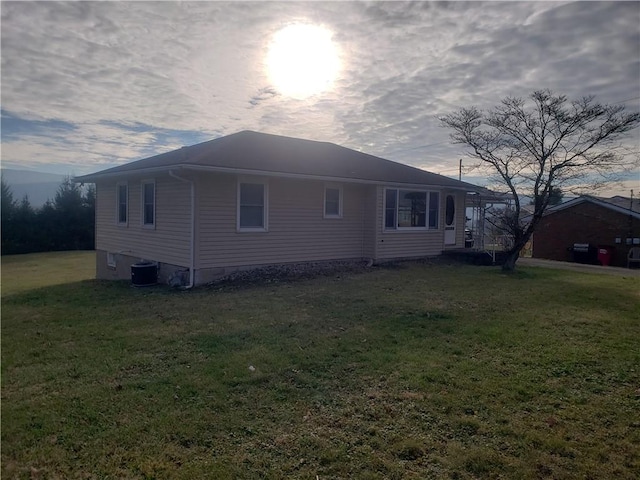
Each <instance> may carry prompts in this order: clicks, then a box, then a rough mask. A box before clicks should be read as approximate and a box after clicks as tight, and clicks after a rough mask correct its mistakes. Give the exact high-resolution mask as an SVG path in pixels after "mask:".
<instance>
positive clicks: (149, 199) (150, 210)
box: [142, 181, 156, 227]
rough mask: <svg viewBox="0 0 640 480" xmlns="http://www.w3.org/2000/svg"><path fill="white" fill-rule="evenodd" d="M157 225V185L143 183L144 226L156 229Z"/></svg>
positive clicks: (150, 182)
mask: <svg viewBox="0 0 640 480" xmlns="http://www.w3.org/2000/svg"><path fill="white" fill-rule="evenodd" d="M155 224H156V184H155V182H153V181H145V182H142V225H143V226H145V227H154V226H155Z"/></svg>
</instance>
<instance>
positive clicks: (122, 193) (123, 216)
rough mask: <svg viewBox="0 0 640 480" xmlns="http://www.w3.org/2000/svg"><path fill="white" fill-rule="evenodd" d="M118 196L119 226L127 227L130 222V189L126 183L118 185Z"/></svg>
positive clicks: (117, 212)
mask: <svg viewBox="0 0 640 480" xmlns="http://www.w3.org/2000/svg"><path fill="white" fill-rule="evenodd" d="M116 196H117V205H116V216H117V220H118V225H123V226H126V225H127V222H128V220H129V219H128V217H129V189H128V187H127V184H126V183H119V184H118V185H117V187H116Z"/></svg>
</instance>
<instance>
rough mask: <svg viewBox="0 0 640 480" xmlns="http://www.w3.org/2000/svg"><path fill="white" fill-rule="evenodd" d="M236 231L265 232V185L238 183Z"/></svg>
mask: <svg viewBox="0 0 640 480" xmlns="http://www.w3.org/2000/svg"><path fill="white" fill-rule="evenodd" d="M238 230H241V231H266V230H267V185H266V183H260V182H239V183H238Z"/></svg>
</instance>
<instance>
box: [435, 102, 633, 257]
mask: <svg viewBox="0 0 640 480" xmlns="http://www.w3.org/2000/svg"><path fill="white" fill-rule="evenodd" d="M440 122H441V124H442V125H443V126H445V127H447V128H449V129H450V131H451V135H450V137H451V140H452V141H453V142H454V143H457V144H461V145H465V146H467V147H468V149H469V150H468V151H467V155H468V156H469V157H471V158H473V159H475V160H477V164H476V165H477V167H478V168H480V167H487V168H488V169H489V171H493V172H494V173H496V174H497V176H498V178H499V179H500V181H501V183H502V184H503V185H504V186H505V187H506V189H507V190H508V191H509V192H510V193H511V195H512V196H513V200H514V208H513V211H510V212H509V218H507V219H505V220H504V221H503V224H504V225H505V228H506V229H507V230H508V231H509V233H511V234H512V235H513V237H514V246H513V249H512V250H511V251H510V252H509V257H508V258H507V261H506V263H505V264H504V265H503V269H505V270H513V268H514V267H515V262H516V260H517V258H518V255H519V253H520V250H521V249H522V248H523V247H524V245H525V244H526V242H527V241H528V240H529V238H530V237H531V235H532V234H533V232H534V230H535V228H536V226H537V224H538V223H539V221H540V219H541V218H542V215H543V214H544V212H545V210H546V209H547V207H548V206H549V201H550V198H551V195H552V192H553V190H554V189H555V188H558V187H560V186H562V187H563V189H565V191H573V190H574V189H576V188H578V187H580V188H583V189H584V188H589V189H590V190H591V191H593V190H595V189H597V188H599V187H600V186H602V184H603V183H604V181H605V180H606V181H610V180H611V179H614V178H615V177H616V174H619V173H622V172H625V171H628V169H629V167H630V165H633V164H635V165H636V167H637V164H638V161H639V160H638V159H639V158H640V155H638V153H637V152H635V156H634V153H633V152H629V151H628V149H627V150H625V148H624V147H623V146H622V145H621V144H620V143H619V140H620V139H621V138H623V137H624V136H625V134H627V133H628V132H629V131H631V130H633V129H635V128H636V127H637V126H638V124H639V123H640V114H639V113H638V112H633V113H627V112H626V111H625V107H624V106H623V105H602V104H600V103H597V102H596V101H595V97H593V96H586V97H583V98H580V99H578V100H573V101H569V100H568V99H567V97H566V96H564V95H556V94H554V93H553V92H551V91H550V90H538V91H535V92H533V93H532V94H531V95H530V96H529V99H528V102H527V101H525V100H524V99H521V98H513V97H507V98H505V99H503V100H502V102H501V103H500V104H499V105H497V106H496V107H494V108H493V109H491V110H489V111H487V112H483V111H481V110H479V109H478V108H476V107H469V108H462V109H460V110H459V111H457V112H454V113H450V114H448V115H445V116H443V117H441V118H440ZM630 156H633V157H634V160H633V161H631V162H630V161H629V157H630ZM525 194H526V195H533V204H534V212H533V214H532V215H530V216H529V217H528V219H529V220H528V221H527V222H524V221H523V218H522V215H521V213H522V209H521V205H520V199H519V196H520V195H525Z"/></svg>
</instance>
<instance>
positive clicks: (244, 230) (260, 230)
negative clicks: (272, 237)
mask: <svg viewBox="0 0 640 480" xmlns="http://www.w3.org/2000/svg"><path fill="white" fill-rule="evenodd" d="M268 231H269V229H267V228H250V227H243V228H237V229H236V233H267V232H268Z"/></svg>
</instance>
